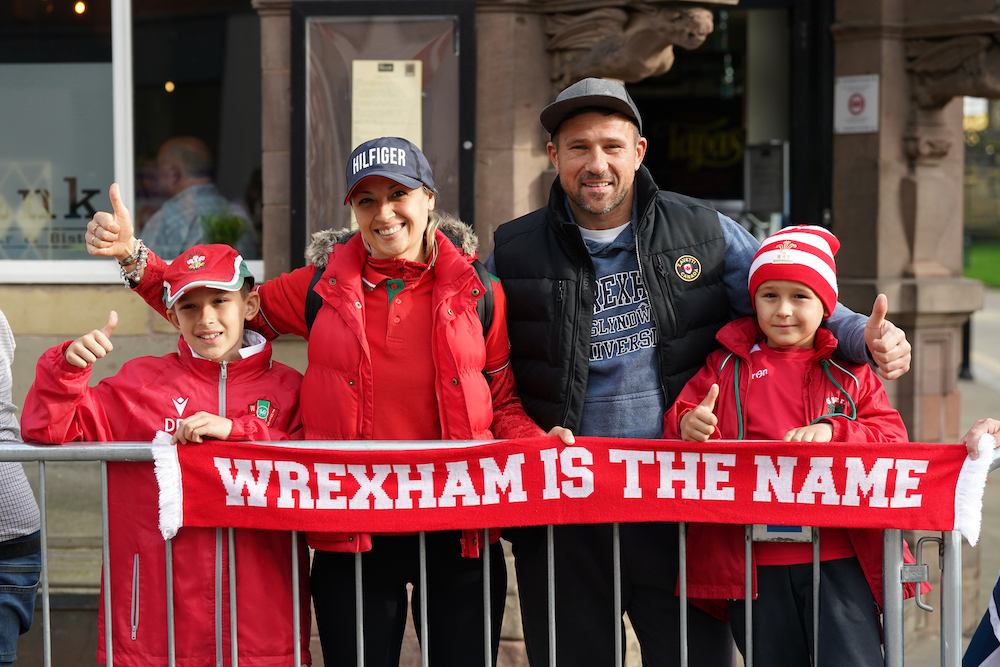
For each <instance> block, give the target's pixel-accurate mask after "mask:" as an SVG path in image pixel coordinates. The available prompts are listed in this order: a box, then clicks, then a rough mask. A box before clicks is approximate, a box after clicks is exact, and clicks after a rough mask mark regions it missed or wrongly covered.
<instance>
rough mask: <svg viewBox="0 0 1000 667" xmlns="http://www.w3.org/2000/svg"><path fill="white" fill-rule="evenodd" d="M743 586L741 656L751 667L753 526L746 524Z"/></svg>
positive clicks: (744, 530)
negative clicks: (743, 650) (743, 609)
mask: <svg viewBox="0 0 1000 667" xmlns="http://www.w3.org/2000/svg"><path fill="white" fill-rule="evenodd" d="M743 539H744V541H745V544H744V545H743V558H744V561H745V562H744V564H743V584H744V586H745V588H744V594H743V597H744V598H745V600H744V602H745V604H744V605H743V606H744V608H745V610H746V621H745V623H744V630H745V632H746V655H744V656H743V664H744V665H746V667H753V526H752V525H750V524H747V525H746V526H744V527H743Z"/></svg>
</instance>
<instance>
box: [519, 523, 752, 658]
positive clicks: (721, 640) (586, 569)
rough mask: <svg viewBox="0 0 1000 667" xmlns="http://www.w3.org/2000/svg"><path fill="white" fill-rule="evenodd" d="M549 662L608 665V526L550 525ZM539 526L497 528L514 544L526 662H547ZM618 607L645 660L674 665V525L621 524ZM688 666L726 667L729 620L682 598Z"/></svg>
mask: <svg viewBox="0 0 1000 667" xmlns="http://www.w3.org/2000/svg"><path fill="white" fill-rule="evenodd" d="M554 533H555V565H556V585H555V587H556V596H555V606H556V662H557V663H558V665H560V666H568V667H578V666H582V665H586V666H587V667H591V666H593V667H612V666H613V665H614V664H615V635H614V633H615V626H616V625H619V626H620V625H622V619H620V618H617V619H616V618H615V615H614V583H613V579H612V573H613V552H612V528H611V526H610V525H607V524H605V525H586V526H556V527H555V529H554ZM545 536H546V528H545V527H544V526H540V527H530V528H517V529H513V530H512V529H504V537H505V538H507V539H510V541H511V544H512V546H513V549H514V558H515V567H516V569H517V584H518V589H519V592H520V596H521V618H522V621H523V623H524V640H525V644H526V646H527V650H528V662H529V663H531V665H532V667H548V664H549V636H548V612H547V556H546V538H545ZM620 536H621V558H622V567H621V576H622V609H623V611H626V612H628V615H629V619H630V620H631V621H632V626H633V628H634V629H635V631H636V634H637V635H638V637H639V645H640V646H641V648H642V663H643V665H644V666H645V667H674V666H675V665H680V643H679V636H680V599H679V598H678V597H677V596H676V595H675V594H674V591H675V589H676V585H677V571H678V570H677V567H678V554H677V545H678V539H677V524H676V523H642V524H621V527H620ZM687 611H688V637H689V641H688V650H689V654H688V655H689V664H690V665H691V666H692V667H731V666H732V665H734V664H735V661H736V648H735V646H734V644H733V638H732V635H731V633H730V630H729V624H728V623H725V622H723V621H720V620H718V619H716V618H714V617H712V616H711V615H709V614H707V613H705V612H704V611H702V610H700V609H697V608H696V607H694V606H692V605H691V604H688V607H687Z"/></svg>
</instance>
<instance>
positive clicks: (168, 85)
mask: <svg viewBox="0 0 1000 667" xmlns="http://www.w3.org/2000/svg"><path fill="white" fill-rule="evenodd" d="M174 87H175V86H174V82H173V81H167V82H166V83H165V84H163V90H165V91H167V92H168V93H172V92H174Z"/></svg>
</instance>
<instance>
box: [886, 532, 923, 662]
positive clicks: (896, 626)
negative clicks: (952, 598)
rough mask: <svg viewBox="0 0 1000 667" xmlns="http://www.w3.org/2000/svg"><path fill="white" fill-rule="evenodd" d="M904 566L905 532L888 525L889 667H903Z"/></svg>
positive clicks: (887, 619)
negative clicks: (903, 533)
mask: <svg viewBox="0 0 1000 667" xmlns="http://www.w3.org/2000/svg"><path fill="white" fill-rule="evenodd" d="M902 569H903V535H902V531H900V530H898V529H896V528H887V529H885V530H883V531H882V628H883V634H884V643H885V667H903V582H902ZM918 585H919V584H918Z"/></svg>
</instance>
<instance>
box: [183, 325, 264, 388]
mask: <svg viewBox="0 0 1000 667" xmlns="http://www.w3.org/2000/svg"><path fill="white" fill-rule="evenodd" d="M243 344H244V347H243V350H245V351H246V352H247V356H246V357H243V358H242V359H238V360H236V361H230V362H227V363H226V375H227V377H228V378H230V379H243V378H252V377H255V376H257V375H260V374H261V373H263V372H264V371H266V370H268V369H269V368H270V367H271V343H270V341H268V340H267V339H265V338H264V337H263V336H261V335H260V334H259V333H257V332H256V331H250V330H249V329H246V330H244V332H243ZM177 356H178V357H180V361H181V363H182V364H183V365H184V366H186V367H188V368H189V369H190V370H191V371H192V372H194V373H196V374H198V375H201V376H204V377H206V378H208V379H211V380H215V379H217V378H218V377H219V372H220V370H219V367H220V366H221V364H220V363H219V362H217V361H212V360H210V359H205V358H204V357H200V356H195V354H194V351H193V350H192V349H191V346H190V345H188V343H187V341H186V340H184V336H178V340H177Z"/></svg>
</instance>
